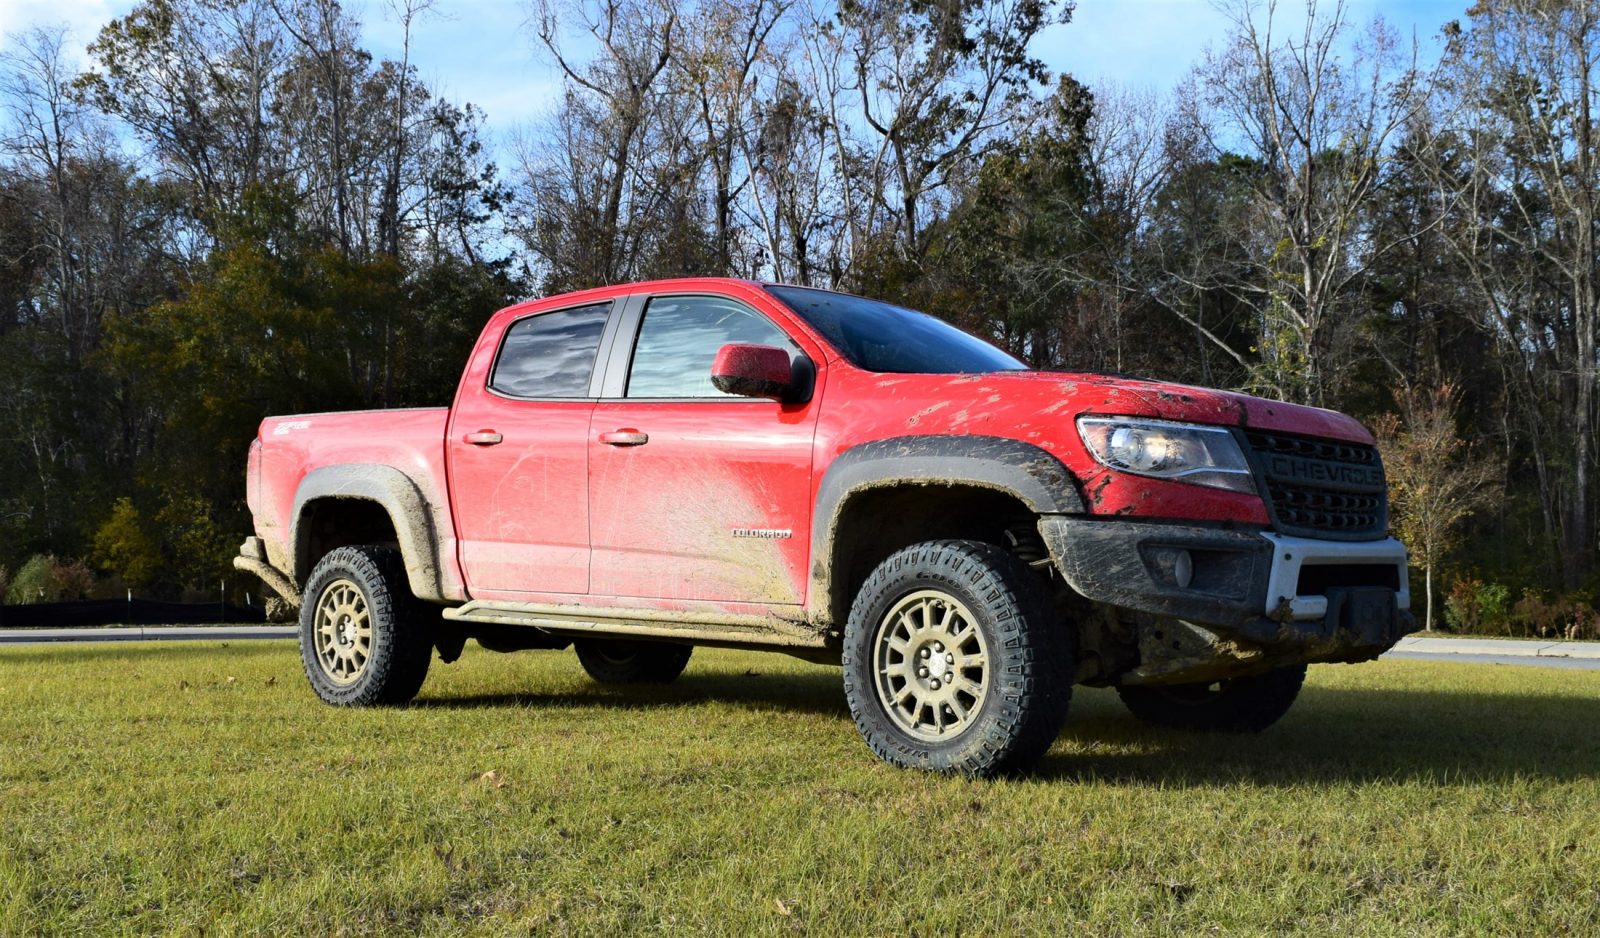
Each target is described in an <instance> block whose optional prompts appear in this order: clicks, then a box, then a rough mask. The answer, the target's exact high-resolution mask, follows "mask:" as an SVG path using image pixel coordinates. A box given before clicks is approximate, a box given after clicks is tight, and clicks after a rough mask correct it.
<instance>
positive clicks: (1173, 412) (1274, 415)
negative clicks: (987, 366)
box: [987, 371, 1374, 444]
mask: <svg viewBox="0 0 1600 938" xmlns="http://www.w3.org/2000/svg"><path fill="white" fill-rule="evenodd" d="M987 377H989V378H990V379H993V378H994V377H996V376H995V375H989V376H987ZM1005 377H1006V378H1007V379H1012V380H1015V379H1021V380H1023V381H1028V382H1030V383H1038V384H1049V383H1053V384H1054V385H1055V386H1056V391H1057V393H1059V394H1060V395H1061V396H1062V397H1064V398H1077V399H1078V400H1079V401H1080V402H1081V404H1082V406H1081V408H1080V409H1079V412H1080V413H1103V414H1107V415H1123V416H1145V417H1157V418H1160V419H1163V420H1180V421H1185V422H1188V423H1207V424H1214V425H1217V426H1225V427H1249V428H1252V429H1258V430H1274V431H1277V432H1280V433H1294V434H1299V435H1302V436H1314V437H1323V438H1326V439H1334V440H1344V441H1347V442H1351V443H1366V444H1371V443H1373V442H1374V440H1373V437H1372V434H1371V432H1369V431H1368V430H1367V428H1366V427H1364V426H1362V425H1361V422H1360V421H1358V420H1356V419H1355V418H1354V417H1350V416H1347V415H1345V414H1341V413H1339V412H1338V411H1333V410H1324V409H1323V408H1320V407H1307V406H1305V405H1304V404H1290V403H1286V402H1284V401H1274V400H1269V399H1267V398H1264V397H1254V396H1251V395H1249V394H1239V393H1236V392H1233V391H1218V390H1215V389H1212V388H1197V387H1191V386H1189V385H1183V384H1168V383H1165V382H1161V381H1144V380H1140V379H1137V378H1121V377H1112V376H1108V375H1096V374H1077V373H1072V372H1059V371H1034V372H1018V373H1015V374H1014V376H1013V375H1012V374H1007V375H1005ZM1097 398H1098V400H1096V399H1097ZM1134 402H1138V403H1139V404H1142V405H1143V407H1142V409H1141V408H1140V407H1138V406H1134Z"/></svg>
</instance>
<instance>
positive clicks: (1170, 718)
mask: <svg viewBox="0 0 1600 938" xmlns="http://www.w3.org/2000/svg"><path fill="white" fill-rule="evenodd" d="M1305 679H1306V666H1305V665H1303V664H1297V665H1291V666H1289V667H1287V668H1278V669H1276V670H1273V671H1268V672H1266V673H1265V674H1255V675H1251V676H1250V677H1236V678H1230V679H1228V680H1226V681H1212V682H1209V683H1199V684H1164V685H1163V684H1148V685H1130V686H1128V687H1119V688H1117V695H1118V696H1120V697H1121V698H1122V702H1123V704H1125V705H1126V706H1127V708H1128V709H1129V710H1131V711H1132V712H1133V715H1134V716H1136V717H1138V718H1139V719H1141V720H1144V721H1145V722H1146V723H1151V724H1154V725H1156V726H1162V727H1167V728H1168V729H1177V730H1195V731H1199V732H1209V733H1259V732H1261V731H1262V730H1264V729H1266V728H1267V727H1269V726H1271V725H1272V724H1274V723H1276V722H1278V720H1280V719H1281V718H1282V717H1283V715H1284V714H1285V713H1288V712H1289V708H1290V707H1291V706H1293V705H1294V701H1295V698H1296V697H1298V696H1299V695H1300V686H1301V685H1302V684H1304V683H1305Z"/></svg>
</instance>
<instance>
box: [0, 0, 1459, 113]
mask: <svg viewBox="0 0 1600 938" xmlns="http://www.w3.org/2000/svg"><path fill="white" fill-rule="evenodd" d="M1327 2H1328V0H1324V3H1327ZM1469 5H1470V0H1347V7H1348V9H1349V12H1350V18H1351V19H1352V20H1355V21H1358V22H1364V21H1366V20H1368V19H1370V18H1371V17H1372V16H1373V15H1374V14H1376V13H1379V12H1381V13H1382V14H1383V15H1384V16H1385V17H1386V18H1387V19H1388V20H1389V21H1390V22H1391V23H1393V24H1394V25H1395V26H1396V27H1398V28H1399V29H1400V30H1402V31H1403V32H1407V33H1409V32H1412V31H1415V33H1416V35H1417V38H1418V40H1419V41H1420V42H1421V44H1422V49H1423V53H1424V55H1425V56H1427V57H1430V58H1431V57H1432V56H1433V55H1436V54H1437V51H1436V50H1437V48H1438V43H1437V40H1436V36H1437V33H1438V29H1439V27H1440V26H1441V25H1442V24H1444V23H1445V22H1447V21H1449V20H1451V19H1457V18H1461V17H1462V16H1463V13H1464V11H1465V9H1466V7H1467V6H1469ZM132 6H133V3H132V2H130V0H0V34H5V33H11V32H17V31H20V30H24V29H27V28H29V27H30V26H33V25H36V24H49V23H65V24H66V25H67V26H68V28H69V29H70V30H71V31H72V33H73V35H74V37H75V38H76V39H77V41H78V43H79V45H80V46H81V45H82V44H83V43H85V42H87V41H88V40H89V39H90V38H92V37H93V35H94V33H95V32H96V31H97V30H98V29H99V27H100V26H101V25H102V24H104V23H105V22H106V21H107V20H109V19H111V18H112V17H115V16H119V15H121V14H123V13H126V12H127V11H128V10H129V9H131V8H132ZM347 6H348V8H350V9H352V10H353V11H354V12H356V13H357V15H358V16H359V17H360V18H361V20H362V21H363V22H364V23H365V24H366V25H365V29H366V37H365V38H366V40H367V43H368V46H369V47H370V48H371V49H373V51H375V52H377V53H378V54H379V55H384V56H398V54H399V38H400V31H399V28H398V26H397V25H396V24H395V23H394V22H393V21H392V20H391V19H390V18H389V15H388V8H387V7H386V6H385V4H384V3H383V2H382V0H351V2H350V3H348V4H347ZM438 6H439V10H438V12H437V13H435V14H433V15H431V16H430V17H429V18H428V19H427V20H426V21H425V22H423V23H422V24H421V25H420V27H418V28H417V29H416V30H415V32H416V35H415V36H414V37H413V43H412V45H413V50H412V58H413V60H414V61H415V63H416V64H417V67H418V68H419V70H420V71H421V73H422V76H423V77H424V78H425V79H427V80H428V81H429V82H430V83H431V84H432V85H433V86H434V87H435V88H437V89H438V90H439V91H440V92H442V93H443V94H445V95H446V96H447V97H449V98H452V99H454V100H456V101H460V102H467V101H470V102H472V103H474V104H477V105H479V106H481V107H482V108H484V110H485V111H486V112H487V113H488V117H489V127H490V129H491V132H492V133H495V134H506V133H509V132H511V131H512V130H514V129H515V128H516V127H518V126H519V125H521V124H525V123H527V122H528V121H531V120H533V119H535V118H537V117H538V116H539V115H540V114H541V113H543V112H544V111H545V110H546V109H547V108H548V107H549V106H550V103H551V102H552V101H553V100H554V97H555V92H556V91H557V89H558V87H559V84H558V80H557V77H556V75H555V74H554V72H553V71H552V69H551V68H550V67H549V65H548V64H547V63H545V62H543V61H542V60H541V59H540V58H539V57H538V55H537V54H536V49H535V47H534V42H533V40H532V37H531V36H529V35H528V33H527V31H526V30H525V29H524V28H523V23H524V20H525V18H526V14H527V9H528V4H527V0H439V5H438ZM1281 6H1282V7H1283V8H1284V11H1285V12H1281V13H1280V16H1283V17H1285V22H1286V23H1287V22H1288V21H1289V17H1290V14H1289V13H1288V12H1287V11H1289V10H1291V9H1297V8H1299V7H1300V3H1299V2H1297V0H1281ZM1226 29H1227V20H1226V18H1225V17H1224V16H1223V15H1222V14H1221V13H1219V12H1218V11H1217V10H1216V9H1215V8H1214V7H1213V6H1212V4H1211V3H1210V2H1208V0H1079V3H1078V9H1077V12H1076V13H1075V14H1074V16H1073V20H1072V22H1071V23H1069V24H1066V25H1058V26H1052V27H1050V28H1049V29H1048V30H1047V31H1046V32H1045V33H1043V34H1042V35H1041V36H1040V37H1039V39H1038V41H1037V43H1036V45H1035V53H1036V54H1037V55H1039V57H1040V58H1042V59H1043V60H1044V61H1045V62H1046V63H1047V64H1048V65H1049V66H1050V68H1051V70H1052V71H1053V72H1062V71H1066V72H1071V73H1072V74H1074V75H1076V76H1078V78H1080V79H1081V80H1083V81H1086V82H1088V83H1089V84H1091V85H1093V84H1096V83H1098V82H1100V81H1102V80H1109V81H1114V82H1116V83H1118V84H1122V85H1127V86H1131V87H1135V88H1138V87H1148V88H1151V89H1154V90H1157V91H1164V90H1166V89H1169V88H1171V87H1172V86H1173V85H1174V84H1175V83H1176V82H1177V81H1178V80H1180V79H1181V78H1182V77H1183V75H1184V74H1185V72H1187V71H1188V69H1189V66H1190V65H1191V64H1192V63H1193V62H1194V61H1195V60H1196V59H1197V58H1199V57H1200V55H1201V54H1202V53H1203V52H1204V50H1205V48H1206V46H1207V45H1208V44H1213V43H1216V42H1218V41H1220V40H1221V38H1222V37H1223V35H1224V33H1225V32H1226Z"/></svg>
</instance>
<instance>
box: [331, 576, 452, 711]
mask: <svg viewBox="0 0 1600 938" xmlns="http://www.w3.org/2000/svg"><path fill="white" fill-rule="evenodd" d="M438 617H439V616H438V612H437V611H434V610H432V609H430V608H429V607H427V606H426V605H424V604H423V603H422V602H420V601H418V600H417V599H416V598H415V597H413V596H412V595H411V586H410V581H409V580H407V579H406V571H405V564H404V563H403V562H402V561H401V557H400V552H399V551H397V550H394V549H393V548H389V547H377V546H374V545H363V546H358V547H340V548H338V549H337V550H334V551H331V552H329V553H328V555H327V556H325V557H323V558H322V560H321V561H319V562H318V563H317V566H316V568H315V569H313V570H312V571H311V577H310V578H309V579H308V580H307V581H306V589H305V600H304V601H303V602H302V603H301V606H300V661H301V664H303V665H304V666H305V670H306V677H307V678H309V679H310V681H311V689H312V690H315V691H316V692H317V696H318V697H321V698H322V699H323V700H324V701H326V702H327V703H330V704H333V705H335V706H340V707H371V706H379V705H384V704H403V703H405V702H406V701H408V700H410V699H411V698H413V697H415V696H416V695H417V691H418V690H420V689H421V687H422V681H423V679H424V678H426V677H427V676H428V661H429V659H430V658H431V657H432V655H433V637H434V636H433V629H432V623H434V622H436V621H437V620H438Z"/></svg>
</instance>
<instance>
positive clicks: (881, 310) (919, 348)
mask: <svg viewBox="0 0 1600 938" xmlns="http://www.w3.org/2000/svg"><path fill="white" fill-rule="evenodd" d="M767 290H768V291H769V292H770V293H772V295H773V296H776V297H777V298H778V299H780V300H782V301H783V304H784V305H785V306H787V307H789V308H790V309H792V310H794V311H795V313H796V314H797V315H798V316H799V317H800V318H801V319H804V320H805V321H806V322H807V323H809V324H810V325H811V328H813V329H815V330H817V331H818V332H820V333H822V337H823V338H825V339H827V340H828V342H829V344H831V345H832V346H833V347H834V348H836V349H838V350H839V354H841V355H843V356H844V357H845V358H846V359H848V360H849V361H850V364H852V365H855V366H856V367H857V368H864V369H866V370H867V371H877V372H889V373H895V374H941V375H954V374H972V373H976V372H985V371H1026V370H1027V368H1028V366H1027V365H1024V364H1023V363H1022V362H1020V361H1018V360H1017V359H1015V358H1012V357H1011V356H1010V355H1007V354H1006V353H1005V352H1002V351H1000V350H999V349H997V348H995V347H994V346H992V345H990V344H989V343H987V342H985V341H983V340H982V339H979V338H977V337H976V336H971V335H968V334H967V333H965V332H962V331H961V330H960V329H957V328H956V327H955V326H952V325H950V324H949V323H947V322H945V321H943V320H941V319H935V318H934V317H932V316H929V315H928V314H927V313H919V312H917V311H915V310H910V309H905V308H904V307H900V306H891V305H889V304H888V303H879V302H878V301H877V300H868V299H863V298H862V297H859V296H847V295H846V294H843V293H830V292H828V291H827V290H813V289H810V288H808V287H767Z"/></svg>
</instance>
